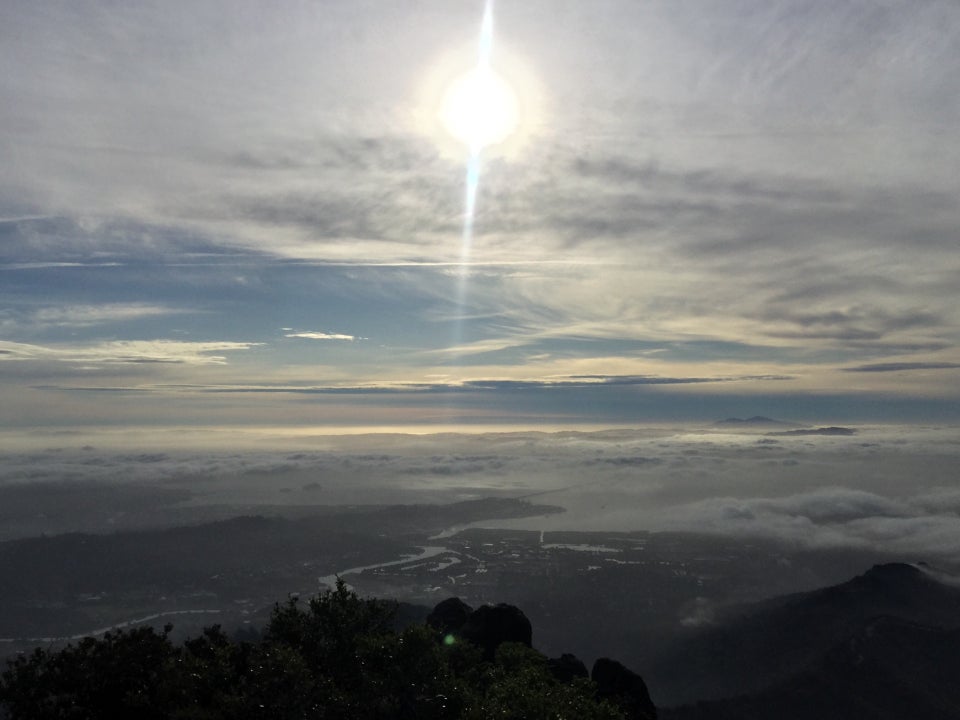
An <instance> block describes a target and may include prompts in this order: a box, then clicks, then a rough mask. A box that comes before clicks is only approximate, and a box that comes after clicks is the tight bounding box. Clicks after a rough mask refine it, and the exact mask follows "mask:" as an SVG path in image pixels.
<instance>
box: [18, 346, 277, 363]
mask: <svg viewBox="0 0 960 720" xmlns="http://www.w3.org/2000/svg"><path fill="white" fill-rule="evenodd" d="M259 344H260V343H251V342H183V341H177V340H114V341H108V342H99V343H90V344H77V345H66V344H61V345H56V346H52V345H49V346H48V345H31V344H27V343H15V342H7V341H0V361H3V360H7V361H17V360H20V361H26V360H54V361H59V362H63V363H81V364H87V365H112V364H119V365H124V364H151V363H158V364H177V365H225V364H226V363H227V357H226V355H224V354H223V353H227V352H239V351H243V350H249V349H251V348H253V347H255V346H257V345H259Z"/></svg>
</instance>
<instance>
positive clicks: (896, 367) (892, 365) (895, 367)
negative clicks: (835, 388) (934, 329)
mask: <svg viewBox="0 0 960 720" xmlns="http://www.w3.org/2000/svg"><path fill="white" fill-rule="evenodd" d="M956 368H960V363H953V362H889V363H873V364H869V365H857V366H856V367H848V368H842V370H843V371H844V372H860V373H884V372H908V371H912V370H953V369H956Z"/></svg>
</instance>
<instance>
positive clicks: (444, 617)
mask: <svg viewBox="0 0 960 720" xmlns="http://www.w3.org/2000/svg"><path fill="white" fill-rule="evenodd" d="M472 612H473V608H472V607H470V606H469V605H467V604H466V603H465V602H464V601H463V600H461V599H460V598H458V597H452V598H447V599H446V600H444V601H443V602H441V603H438V604H437V606H436V607H434V608H433V610H432V611H431V612H430V614H429V615H427V625H429V626H430V627H432V628H433V629H434V630H436V631H437V632H440V633H443V634H444V635H450V634H453V635H456V634H458V633H459V632H460V629H461V628H462V627H463V626H464V625H465V624H466V622H467V618H469V617H470V614H471V613H472Z"/></svg>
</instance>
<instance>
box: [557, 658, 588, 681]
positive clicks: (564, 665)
mask: <svg viewBox="0 0 960 720" xmlns="http://www.w3.org/2000/svg"><path fill="white" fill-rule="evenodd" d="M547 668H548V669H549V670H550V674H551V675H553V676H554V677H555V678H556V679H557V680H559V681H560V682H562V683H563V684H564V685H568V684H570V683H571V682H573V679H574V678H578V677H579V678H589V677H590V673H588V672H587V666H586V665H584V664H583V661H582V660H581V659H580V658H578V657H577V656H576V655H571V654H570V653H564V654H563V655H561V656H560V657H558V658H550V659H549V660H547Z"/></svg>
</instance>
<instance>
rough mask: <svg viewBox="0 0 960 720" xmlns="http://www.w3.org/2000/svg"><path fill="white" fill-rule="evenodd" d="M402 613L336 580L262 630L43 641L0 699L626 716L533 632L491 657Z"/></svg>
mask: <svg viewBox="0 0 960 720" xmlns="http://www.w3.org/2000/svg"><path fill="white" fill-rule="evenodd" d="M393 614H394V607H393V605H392V604H391V603H389V602H386V601H382V600H371V599H362V598H359V597H357V596H356V595H355V594H354V593H352V592H351V591H349V590H348V589H347V588H346V586H345V585H344V584H343V583H342V582H339V583H338V584H337V588H336V589H335V590H331V591H328V592H325V593H323V594H321V595H320V596H318V597H315V598H313V599H311V600H310V601H309V603H307V604H305V605H302V604H300V603H297V602H296V601H293V600H291V601H289V602H287V603H286V604H283V605H277V606H276V607H275V608H274V611H273V613H272V616H271V618H270V621H269V623H268V625H267V627H266V629H265V632H264V634H263V637H262V638H261V639H260V640H259V641H257V642H255V643H249V642H237V641H234V640H232V639H231V638H230V637H229V636H228V635H226V634H225V633H224V632H223V631H222V630H221V629H220V628H219V627H217V626H215V627H212V628H209V629H207V630H205V631H204V632H203V634H202V635H201V636H200V637H197V638H194V639H191V640H187V641H185V642H184V643H183V644H182V645H174V644H173V643H172V642H171V641H170V640H169V638H168V635H169V632H170V630H171V628H170V626H167V627H166V628H165V629H164V630H163V631H162V632H158V631H156V630H154V629H152V628H149V627H143V628H135V629H132V630H125V631H116V632H111V633H108V634H106V635H105V636H103V637H102V638H85V639H84V640H82V641H80V642H79V643H77V644H75V645H70V646H68V647H66V648H64V649H61V650H45V649H42V648H38V649H36V650H34V651H33V653H32V654H30V655H25V656H21V657H19V658H17V659H16V660H14V661H11V662H10V663H9V665H8V668H7V670H6V671H5V672H4V673H3V675H2V678H0V708H3V709H4V710H5V711H6V713H7V716H8V717H9V718H10V719H11V720H26V719H28V718H29V720H47V719H51V720H52V719H54V718H56V719H58V720H59V719H62V718H63V719H65V718H71V719H74V718H75V719H77V720H84V719H88V718H89V719H90V720H93V719H94V718H97V719H102V718H114V717H116V718H120V717H136V718H140V719H141V720H151V719H157V720H159V719H161V718H164V719H165V718H179V719H183V720H221V719H222V720H227V719H228V718H229V719H231V720H232V719H237V720H246V719H250V720H254V719H256V720H267V719H271V720H273V719H277V720H281V719H282V720H287V719H288V718H290V719H292V718H331V719H334V718H336V719H339V718H343V719H344V720H346V719H348V718H349V719H351V720H355V719H357V718H371V719H383V720H387V719H392V718H398V719H406V718H411V719H413V718H417V720H447V719H451V720H452V719H454V718H457V719H460V718H462V719H464V720H486V719H487V718H492V717H496V718H504V719H511V718H517V719H520V718H527V719H531V720H532V719H536V718H544V719H546V718H551V719H553V718H578V719H582V720H614V719H615V718H622V717H623V714H622V713H621V711H620V709H619V708H618V707H617V706H616V705H614V704H611V702H610V701H599V700H597V699H596V698H595V687H594V684H593V683H592V682H591V681H589V680H587V679H586V678H575V679H573V680H572V681H571V682H569V683H561V682H560V681H558V680H557V679H555V678H554V676H553V675H552V674H551V673H550V671H549V669H548V665H547V660H546V658H545V657H544V656H543V655H541V654H540V653H538V652H536V651H535V650H532V649H530V648H528V647H526V646H524V645H522V644H518V643H506V644H503V645H501V646H500V647H499V649H498V650H497V652H496V656H495V658H494V660H493V661H487V660H484V659H483V656H482V654H481V651H480V650H479V649H478V648H476V647H474V646H473V645H471V644H470V643H468V642H465V641H461V640H459V639H456V638H454V637H452V636H442V634H441V633H439V632H437V631H436V630H434V629H431V628H429V627H427V626H424V625H417V626H411V627H408V628H406V629H404V630H401V631H395V630H393V629H392V622H391V621H392V617H393ZM2 716H3V710H0V717H2Z"/></svg>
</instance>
